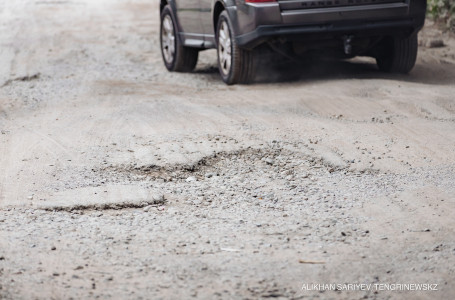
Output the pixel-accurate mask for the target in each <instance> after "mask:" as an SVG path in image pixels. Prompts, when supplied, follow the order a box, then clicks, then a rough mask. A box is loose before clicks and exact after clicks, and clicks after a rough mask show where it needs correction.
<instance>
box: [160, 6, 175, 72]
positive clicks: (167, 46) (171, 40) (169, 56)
mask: <svg viewBox="0 0 455 300" xmlns="http://www.w3.org/2000/svg"><path fill="white" fill-rule="evenodd" d="M161 49H162V50H163V56H164V60H165V61H166V62H167V63H168V64H171V63H172V62H173V61H174V54H175V35H174V24H173V23H172V19H171V16H169V15H166V16H165V17H164V18H163V26H162V28H161Z"/></svg>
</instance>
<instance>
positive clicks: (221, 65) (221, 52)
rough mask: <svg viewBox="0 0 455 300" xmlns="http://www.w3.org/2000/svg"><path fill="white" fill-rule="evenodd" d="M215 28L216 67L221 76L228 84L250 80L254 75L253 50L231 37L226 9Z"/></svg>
mask: <svg viewBox="0 0 455 300" xmlns="http://www.w3.org/2000/svg"><path fill="white" fill-rule="evenodd" d="M216 28H217V30H216V43H217V54H218V55H217V56H218V69H219V71H220V75H221V78H222V79H223V81H224V82H225V83H226V84H228V85H231V84H236V83H249V82H251V81H252V80H253V79H254V76H255V64H254V55H253V51H252V50H247V49H242V48H240V47H239V46H238V45H237V42H236V40H235V38H233V37H234V34H233V33H234V32H233V26H232V22H231V19H230V18H229V15H228V13H227V12H226V11H223V12H222V13H221V15H220V17H219V19H218V24H217V27H216Z"/></svg>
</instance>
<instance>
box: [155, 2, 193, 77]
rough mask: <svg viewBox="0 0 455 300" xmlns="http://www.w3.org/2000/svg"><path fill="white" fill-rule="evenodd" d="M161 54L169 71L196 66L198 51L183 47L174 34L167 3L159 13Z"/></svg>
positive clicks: (175, 30) (174, 30) (173, 24)
mask: <svg viewBox="0 0 455 300" xmlns="http://www.w3.org/2000/svg"><path fill="white" fill-rule="evenodd" d="M160 29H161V30H160V32H161V34H160V43H161V54H162V56H163V61H164V65H165V66H166V68H167V69H168V70H169V71H177V72H190V71H192V70H193V69H194V67H196V64H197V59H198V56H199V51H198V50H197V49H194V48H189V47H185V46H183V45H182V43H181V41H180V39H179V38H178V36H177V35H176V32H177V27H176V26H175V21H174V18H173V17H172V13H171V9H170V7H169V5H166V6H165V7H164V9H163V12H162V13H161V28H160Z"/></svg>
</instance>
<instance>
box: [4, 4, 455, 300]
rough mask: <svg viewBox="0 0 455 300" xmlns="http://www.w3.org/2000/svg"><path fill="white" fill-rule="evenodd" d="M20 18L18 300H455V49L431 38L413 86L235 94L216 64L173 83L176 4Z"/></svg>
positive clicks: (16, 33) (387, 83) (13, 23)
mask: <svg viewBox="0 0 455 300" xmlns="http://www.w3.org/2000/svg"><path fill="white" fill-rule="evenodd" d="M4 2H5V3H3V2H2V3H0V130H1V133H0V169H1V172H0V299H66V298H68V299H69V298H73V299H87V298H90V299H91V298H113V299H131V298H132V299H140V298H146V299H150V298H153V299H155V298H158V299H160V298H163V299H164V298H166V299H168V298H171V299H186V298H189V297H196V298H202V299H239V298H241V299H258V298H272V297H274V298H279V299H280V298H281V299H301V298H309V299H328V298H332V299H333V298H337V299H338V298H340V299H361V298H368V299H395V298H400V299H436V298H437V299H452V298H454V297H455V286H454V284H453V283H454V281H455V267H454V266H455V232H454V228H455V219H454V218H453V215H454V213H455V197H454V195H455V171H454V170H455V168H454V167H455V96H454V95H455V68H454V66H455V38H454V37H453V36H451V35H449V34H447V33H442V32H441V31H440V30H438V29H437V28H436V27H435V26H434V24H432V23H431V21H428V22H427V25H426V27H425V29H424V31H423V32H422V33H421V35H420V44H419V45H420V50H419V51H420V52H419V57H418V62H417V65H416V67H415V69H414V70H413V72H412V73H411V74H410V75H407V76H401V75H388V74H383V73H380V72H379V71H377V69H376V66H375V65H374V61H372V60H370V59H367V58H357V59H355V60H349V61H343V62H336V63H333V62H313V63H311V64H308V65H304V66H296V67H293V68H290V69H286V70H284V71H283V70H281V71H277V70H270V69H269V70H265V71H264V73H263V74H261V80H260V81H259V82H257V83H255V84H253V85H238V86H225V85H224V84H223V83H222V81H221V79H220V78H219V75H218V70H217V69H216V60H215V59H216V58H215V53H214V52H213V51H206V52H203V53H201V57H200V61H199V64H198V66H197V68H196V71H195V72H194V73H192V74H181V73H169V72H167V71H166V69H165V68H164V66H163V64H162V61H161V57H160V53H159V40H158V27H159V19H158V12H157V7H158V1H156V0H152V1H144V0H109V1H107V0H97V1H88V0H81V1H31V0H17V1H9V2H7V1H4ZM441 41H442V44H443V45H441ZM439 46H441V47H439ZM300 68H304V69H303V70H301V69H300ZM289 73H292V74H295V76H293V79H289V78H288V77H287V75H288V74H289ZM312 283H327V284H330V283H340V284H345V283H367V284H393V283H431V284H438V291H431V292H430V291H420V292H417V291H387V290H376V291H325V292H318V291H304V290H302V285H303V284H312Z"/></svg>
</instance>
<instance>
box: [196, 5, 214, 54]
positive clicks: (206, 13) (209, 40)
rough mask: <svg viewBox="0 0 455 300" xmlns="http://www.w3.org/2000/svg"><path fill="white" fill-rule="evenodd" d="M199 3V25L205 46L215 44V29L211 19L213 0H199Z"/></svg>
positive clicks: (208, 46)
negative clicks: (202, 32)
mask: <svg viewBox="0 0 455 300" xmlns="http://www.w3.org/2000/svg"><path fill="white" fill-rule="evenodd" d="M199 1H200V3H201V12H200V14H201V25H202V29H203V30H204V44H205V47H207V48H210V47H213V46H214V44H215V30H214V26H213V20H212V8H213V2H214V1H213V0H199Z"/></svg>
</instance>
